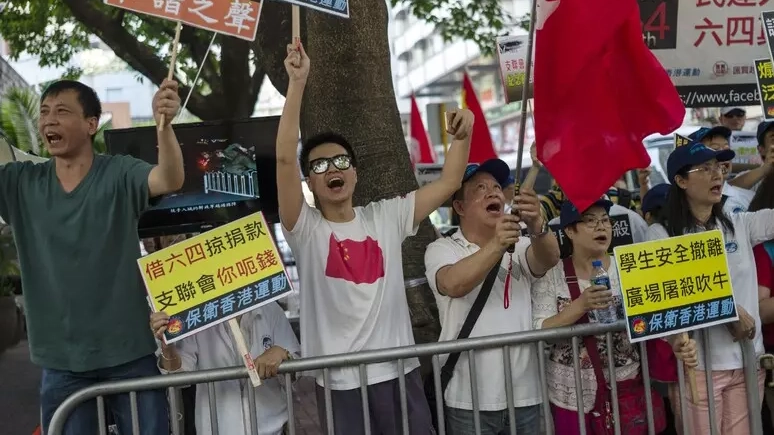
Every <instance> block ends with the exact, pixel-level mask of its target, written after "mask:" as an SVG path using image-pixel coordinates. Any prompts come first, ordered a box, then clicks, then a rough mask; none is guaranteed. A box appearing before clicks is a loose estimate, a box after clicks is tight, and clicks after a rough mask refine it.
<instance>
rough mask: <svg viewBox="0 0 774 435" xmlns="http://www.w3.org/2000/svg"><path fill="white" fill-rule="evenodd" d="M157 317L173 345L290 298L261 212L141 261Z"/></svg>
mask: <svg viewBox="0 0 774 435" xmlns="http://www.w3.org/2000/svg"><path fill="white" fill-rule="evenodd" d="M137 263H138V264H139V266H140V272H141V273H142V277H143V280H144V281H145V287H146V289H147V291H148V296H149V300H150V303H151V306H152V308H153V311H154V312H158V311H164V312H165V313H167V314H168V315H169V316H170V321H169V325H168V327H167V332H166V333H165V339H166V342H167V343H173V342H175V341H178V340H180V339H182V338H185V337H187V336H189V335H192V334H194V333H196V332H199V331H201V330H203V329H206V328H209V327H211V326H214V325H217V324H219V323H222V322H224V321H226V320H228V319H230V318H233V317H235V316H237V315H239V314H242V313H245V312H247V311H250V310H252V309H255V308H258V307H260V306H262V305H265V304H267V303H269V302H272V301H275V300H277V299H279V298H282V297H285V296H287V295H288V294H289V293H290V292H291V291H293V288H292V286H291V283H290V280H288V277H287V275H286V273H285V266H284V264H283V263H282V257H281V256H280V254H279V252H278V251H277V246H276V244H275V243H274V239H273V238H272V236H271V229H270V228H269V226H268V225H267V223H266V219H265V218H264V216H263V214H262V213H260V212H259V213H255V214H252V215H250V216H246V217H244V218H242V219H239V220H236V221H234V222H231V223H229V224H227V225H224V226H222V227H219V228H215V229H213V230H210V231H207V232H206V233H203V234H200V235H198V236H196V237H193V238H191V239H188V240H185V241H183V242H181V243H178V244H176V245H172V246H170V247H168V248H166V249H162V250H160V251H157V252H154V253H153V254H150V255H147V256H145V257H143V258H140V259H139V260H137Z"/></svg>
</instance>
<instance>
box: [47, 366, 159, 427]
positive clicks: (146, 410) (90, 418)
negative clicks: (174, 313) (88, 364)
mask: <svg viewBox="0 0 774 435" xmlns="http://www.w3.org/2000/svg"><path fill="white" fill-rule="evenodd" d="M159 374H160V373H159V369H158V367H157V366H156V357H155V356H153V355H148V356H146V357H143V358H140V359H138V360H135V361H131V362H128V363H126V364H122V365H120V366H116V367H109V368H104V369H97V370H92V371H88V372H78V373H76V372H70V371H63V370H52V369H43V380H42V381H41V386H40V405H41V411H42V418H43V433H44V434H48V428H49V425H50V424H51V418H52V417H53V416H54V412H55V411H56V409H57V408H58V407H59V405H61V404H62V402H64V401H65V399H67V398H68V397H69V396H70V395H72V394H73V393H75V392H77V391H79V390H82V389H84V388H87V387H90V386H92V385H95V384H97V383H100V382H107V381H118V380H126V379H135V378H144V377H148V376H156V375H159ZM105 399H106V400H105V404H106V407H105V408H106V409H107V410H108V411H109V412H110V413H111V414H112V416H113V420H114V421H115V424H116V425H117V426H118V430H119V432H120V434H121V435H128V434H131V433H132V413H131V405H130V400H129V394H120V395H116V396H108V397H106V398H105ZM168 408H169V406H168V403H167V395H166V392H165V391H164V390H154V391H143V392H140V393H137V410H138V412H139V415H138V417H139V421H140V432H139V433H140V434H141V435H168V434H169V409H168ZM97 433H99V431H98V427H97V401H96V400H90V401H88V402H85V403H83V404H81V405H80V406H78V407H77V408H76V409H75V411H73V413H72V414H70V417H69V418H68V419H67V422H66V423H65V427H64V432H62V435H94V434H97Z"/></svg>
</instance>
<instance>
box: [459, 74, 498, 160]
mask: <svg viewBox="0 0 774 435" xmlns="http://www.w3.org/2000/svg"><path fill="white" fill-rule="evenodd" d="M462 108H463V109H469V110H470V111H471V112H473V117H474V119H475V121H474V123H473V133H472V136H471V138H470V157H468V162H470V163H484V162H485V161H487V160H489V159H496V158H497V153H496V152H495V150H494V145H493V144H492V135H491V134H490V133H489V125H488V124H487V123H486V118H485V117H484V111H483V110H481V104H480V103H479V102H478V97H477V96H476V90H475V89H473V82H472V81H470V77H468V73H465V76H464V77H463V79H462Z"/></svg>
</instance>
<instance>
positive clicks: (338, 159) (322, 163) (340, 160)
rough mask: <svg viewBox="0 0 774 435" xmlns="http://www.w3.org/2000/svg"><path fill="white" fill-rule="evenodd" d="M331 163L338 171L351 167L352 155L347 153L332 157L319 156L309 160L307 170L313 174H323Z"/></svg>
mask: <svg viewBox="0 0 774 435" xmlns="http://www.w3.org/2000/svg"><path fill="white" fill-rule="evenodd" d="M331 165H333V166H334V167H336V169H338V170H340V171H345V170H347V169H349V168H351V167H352V157H350V156H348V155H347V154H339V155H338V156H333V157H321V158H319V159H314V160H312V161H311V162H309V172H314V173H315V174H324V173H326V172H327V171H328V169H329V168H330V166H331Z"/></svg>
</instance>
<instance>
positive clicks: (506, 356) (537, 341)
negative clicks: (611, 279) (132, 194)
mask: <svg viewBox="0 0 774 435" xmlns="http://www.w3.org/2000/svg"><path fill="white" fill-rule="evenodd" d="M623 330H625V323H624V321H619V322H617V323H613V324H596V323H594V324H582V325H576V326H570V327H564V328H554V329H542V330H533V331H526V332H519V333H512V334H501V335H494V336H489V337H477V338H469V339H465V340H456V341H444V342H438V343H428V344H420V345H413V346H405V347H400V348H393V349H381V350H373V351H365V352H357V353H351V354H342V355H331V356H325V357H316V358H303V359H299V360H292V361H288V362H285V363H283V364H282V365H281V366H280V368H279V376H284V379H285V385H286V386H287V387H286V400H287V405H288V421H289V433H290V434H291V435H294V434H295V433H296V427H295V417H294V409H293V389H292V388H291V387H290V386H291V385H292V374H294V373H300V372H306V371H310V370H322V371H323V378H324V383H325V412H326V416H327V419H326V420H327V433H328V434H333V433H334V432H333V425H334V423H335V422H334V420H333V410H332V404H331V389H330V387H329V386H328V385H329V379H330V377H329V376H330V370H331V369H334V368H339V367H346V366H350V367H351V366H358V368H359V373H360V381H361V387H360V390H361V397H362V405H363V417H364V421H365V428H364V433H365V434H366V435H370V423H369V413H368V394H367V385H366V384H365V382H364V380H365V377H366V365H367V364H373V363H378V362H386V361H397V362H398V369H399V372H400V373H401V375H400V376H399V378H398V383H399V390H400V395H401V398H400V409H401V414H402V427H403V433H404V434H408V433H409V430H408V427H409V426H408V424H409V423H408V418H407V415H408V413H407V399H406V380H405V375H403V374H402V373H403V362H404V360H406V359H408V358H414V357H421V356H431V357H432V359H431V361H432V367H433V377H434V381H435V396H436V401H437V404H438V405H437V409H435V410H431V411H433V412H436V413H437V415H438V422H439V433H440V435H444V434H445V433H446V431H445V427H444V426H445V424H444V409H443V394H442V393H441V391H440V387H441V373H440V368H441V366H440V361H439V355H443V354H448V353H453V352H466V353H467V355H468V364H469V368H470V372H471V373H477V372H476V367H475V358H474V355H475V353H476V352H477V351H480V350H484V349H493V348H500V349H502V350H503V366H504V368H505V380H506V386H505V391H506V400H507V406H508V417H509V421H510V422H511V424H510V433H511V435H516V426H515V424H514V423H515V411H514V405H513V384H512V374H511V373H510V366H511V364H510V352H509V350H510V347H511V346H516V345H537V346H538V359H539V365H540V377H541V385H542V396H543V403H542V418H543V420H544V426H545V430H546V432H547V433H548V434H553V433H554V432H553V421H552V414H551V408H550V402H549V398H548V384H547V382H546V376H545V368H546V359H547V352H546V350H547V346H549V345H550V343H551V342H554V341H557V340H562V339H570V340H571V341H572V350H573V352H572V353H573V365H574V368H575V373H576V375H575V384H576V389H577V391H578V392H580V391H582V390H583V388H582V380H581V376H579V372H580V359H579V346H580V343H581V338H580V337H583V336H588V335H603V334H604V335H606V339H607V345H608V348H609V349H612V348H613V346H612V340H613V338H612V333H614V332H619V331H623ZM703 336H704V337H707V336H706V334H704V335H703ZM741 346H742V352H743V356H744V375H745V387H746V388H747V393H748V394H747V397H748V406H749V410H750V412H749V416H750V429H751V432H750V433H751V435H762V434H763V432H762V425H761V412H760V407H761V398H760V395H759V393H758V376H757V368H758V362H757V361H756V359H755V353H754V349H753V346H752V343H751V342H750V341H748V340H745V341H744V342H742V343H741ZM708 347H709V343H708V342H707V339H706V338H705V342H704V349H707V348H708ZM640 355H641V366H642V378H643V382H644V384H645V385H646V386H647V385H650V376H649V373H648V358H647V350H646V346H645V343H644V342H642V343H640ZM607 357H608V364H609V369H608V370H610V372H609V373H610V375H611V376H610V379H615V378H616V377H615V373H614V371H613V370H615V364H614V360H613V354H612V353H608V356H607ZM706 357H707V356H706V354H705V355H704V358H705V363H706V362H708V361H707V359H706ZM678 366H679V369H678V375H679V381H680V398H681V400H680V402H681V408H682V416H683V418H682V421H683V428H684V432H683V433H684V434H686V435H687V434H691V433H692V432H691V431H690V427H689V420H690V419H689V418H686V416H688V415H689V413H688V410H687V404H686V399H685V398H686V397H687V396H686V393H685V387H684V385H685V382H684V380H685V378H684V373H683V368H682V364H678ZM705 366H707V367H708V366H709V365H708V364H707V365H705ZM478 376H481V374H478ZM246 378H247V372H246V369H245V368H242V367H238V368H237V367H234V368H226V369H216V370H205V371H197V372H191V373H180V374H170V375H159V376H153V377H149V378H141V379H132V380H125V381H116V382H107V383H103V384H99V385H95V386H92V387H89V388H85V389H83V390H81V391H79V392H77V393H75V394H73V395H72V396H70V397H69V398H67V399H66V400H65V401H64V402H63V403H62V405H61V406H60V407H59V409H57V410H56V412H55V414H54V416H53V419H52V421H51V425H50V434H51V435H61V434H62V430H63V428H64V424H65V421H66V420H67V418H68V417H69V416H70V414H72V413H73V411H74V410H75V409H76V407H77V406H79V405H80V404H82V403H84V402H87V401H89V400H93V399H95V398H96V399H97V409H98V418H99V423H100V434H103V435H104V434H106V433H107V432H106V430H107V428H106V426H105V403H104V396H109V395H114V394H125V393H129V397H130V403H131V412H132V422H133V433H134V434H136V435H138V434H139V416H138V411H137V392H138V391H146V390H158V389H167V390H168V391H169V393H170V394H169V397H170V415H172V416H177V414H178V409H179V403H178V400H177V395H176V394H175V391H176V390H175V387H183V386H189V385H193V384H208V389H209V402H210V403H209V404H210V414H211V424H212V433H213V434H214V435H218V427H217V412H216V406H215V402H216V400H217V398H216V397H215V385H214V382H218V381H228V380H235V379H246ZM706 378H707V391H713V385H712V376H707V377H706ZM470 383H471V391H477V387H476V385H477V384H476V376H471V381H470ZM259 388H260V387H259ZM248 394H249V396H248V402H249V406H250V420H251V422H252V423H251V425H250V426H251V427H252V433H253V435H255V434H257V433H258V431H257V420H256V415H255V391H254V389H253V388H248ZM645 395H646V397H645V399H646V400H645V403H646V415H647V420H648V427H649V434H651V435H655V428H654V420H653V409H652V404H651V400H650V399H651V397H650V395H651V390H650V388H645ZM708 398H709V403H708V406H709V419H710V421H711V423H710V424H711V434H712V435H719V430H720V428H718V427H716V424H715V409H714V401H713V396H712V395H711V394H710V395H708ZM577 399H578V409H583V395H582V394H578V395H577ZM472 402H473V416H474V424H475V426H476V435H480V433H481V428H480V411H479V404H478V397H477V395H476V394H474V395H473V398H472ZM611 404H612V405H613V413H614V416H615V434H616V435H620V434H621V427H620V422H619V409H618V394H617V389H616V386H615V383H614V382H613V383H611ZM171 423H172V433H173V434H175V435H179V434H181V431H180V426H179V421H178V419H177V418H172V419H171ZM579 424H580V428H581V431H580V432H581V434H585V433H586V430H585V422H584V419H583V414H582V413H579ZM121 435H128V434H121ZM226 435H238V434H226ZM560 435H561V434H560ZM697 435H699V434H697ZM701 435H705V434H701Z"/></svg>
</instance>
